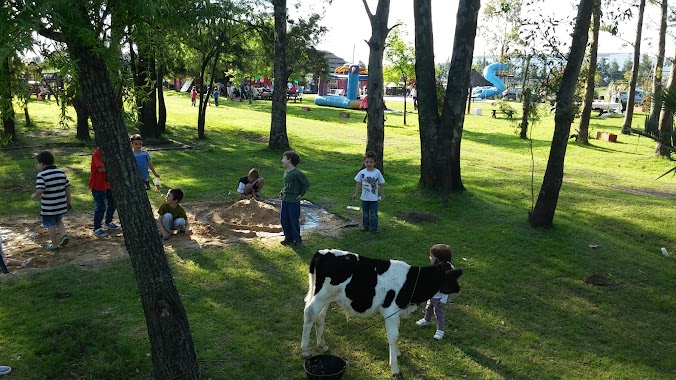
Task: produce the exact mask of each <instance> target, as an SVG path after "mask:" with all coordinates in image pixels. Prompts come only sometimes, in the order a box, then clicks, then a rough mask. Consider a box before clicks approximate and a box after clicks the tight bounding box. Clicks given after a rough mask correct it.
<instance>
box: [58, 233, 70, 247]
mask: <svg viewBox="0 0 676 380" xmlns="http://www.w3.org/2000/svg"><path fill="white" fill-rule="evenodd" d="M69 241H70V239H69V238H68V235H63V236H62V237H61V242H60V243H59V245H60V246H62V247H63V246H65V245H68V242H69Z"/></svg>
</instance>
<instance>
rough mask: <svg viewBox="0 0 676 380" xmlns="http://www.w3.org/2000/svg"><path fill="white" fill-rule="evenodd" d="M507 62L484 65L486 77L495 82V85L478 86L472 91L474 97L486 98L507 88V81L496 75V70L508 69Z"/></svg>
mask: <svg viewBox="0 0 676 380" xmlns="http://www.w3.org/2000/svg"><path fill="white" fill-rule="evenodd" d="M507 67H508V65H507V64H506V63H493V64H490V65H488V66H486V67H484V72H483V74H484V78H486V80H487V81H489V82H491V83H492V84H493V87H477V88H475V89H474V91H472V97H473V98H480V99H485V98H488V97H490V96H493V95H500V94H502V92H503V91H505V89H506V88H507V86H505V82H503V81H502V79H500V78H498V76H497V75H495V72H496V71H500V70H506V69H507Z"/></svg>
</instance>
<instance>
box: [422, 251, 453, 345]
mask: <svg viewBox="0 0 676 380" xmlns="http://www.w3.org/2000/svg"><path fill="white" fill-rule="evenodd" d="M430 262H431V263H432V265H441V266H446V267H448V269H453V265H451V247H449V246H448V245H446V244H435V245H433V246H432V247H431V248H430ZM447 303H448V294H444V293H437V294H435V295H434V297H432V298H431V299H430V300H428V301H427V305H426V306H425V316H424V317H423V318H421V319H420V320H418V321H417V322H416V323H415V324H416V325H418V326H420V327H424V326H429V325H431V324H432V314H434V316H435V317H436V318H437V331H436V332H435V333H434V339H436V340H440V339H442V338H443V337H444V335H445V332H444V329H445V324H446V318H445V315H446V314H445V311H444V307H445V306H446V304H447Z"/></svg>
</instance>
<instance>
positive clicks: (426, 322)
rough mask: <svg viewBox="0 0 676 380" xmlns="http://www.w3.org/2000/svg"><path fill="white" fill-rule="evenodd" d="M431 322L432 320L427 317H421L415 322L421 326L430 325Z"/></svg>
mask: <svg viewBox="0 0 676 380" xmlns="http://www.w3.org/2000/svg"><path fill="white" fill-rule="evenodd" d="M430 323H432V322H430V321H428V320H427V319H425V318H421V319H420V320H418V321H416V322H415V324H416V325H418V326H420V327H425V326H429V324H430Z"/></svg>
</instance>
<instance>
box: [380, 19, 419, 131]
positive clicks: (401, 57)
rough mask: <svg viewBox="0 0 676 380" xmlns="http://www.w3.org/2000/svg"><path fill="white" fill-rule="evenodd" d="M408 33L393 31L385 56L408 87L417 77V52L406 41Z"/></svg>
mask: <svg viewBox="0 0 676 380" xmlns="http://www.w3.org/2000/svg"><path fill="white" fill-rule="evenodd" d="M397 24H399V25H401V23H397ZM404 38H406V31H405V30H403V29H401V28H396V29H393V30H392V32H390V34H389V35H388V36H387V40H386V41H387V42H386V45H387V51H386V52H385V56H386V57H387V60H388V61H390V63H391V64H392V68H393V69H394V72H395V73H396V74H397V80H396V81H395V82H399V80H402V81H403V82H404V86H406V85H407V84H408V82H409V80H410V79H412V78H413V77H414V76H415V64H414V62H415V50H414V48H413V47H411V46H409V45H408V44H407V43H406V42H405V41H404ZM404 125H406V101H404Z"/></svg>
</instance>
